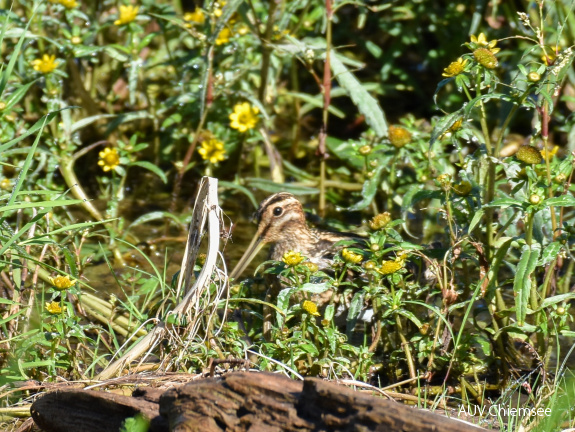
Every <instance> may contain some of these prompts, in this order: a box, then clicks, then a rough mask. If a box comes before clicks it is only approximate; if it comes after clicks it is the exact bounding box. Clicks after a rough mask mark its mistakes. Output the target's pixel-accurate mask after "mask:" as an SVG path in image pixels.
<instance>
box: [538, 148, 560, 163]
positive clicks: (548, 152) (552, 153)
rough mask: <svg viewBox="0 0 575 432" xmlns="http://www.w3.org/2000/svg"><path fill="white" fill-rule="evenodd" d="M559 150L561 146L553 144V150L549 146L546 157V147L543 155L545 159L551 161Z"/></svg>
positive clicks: (542, 152) (542, 151)
mask: <svg viewBox="0 0 575 432" xmlns="http://www.w3.org/2000/svg"><path fill="white" fill-rule="evenodd" d="M557 150H559V146H553V148H552V149H551V150H550V149H549V148H547V157H545V153H546V152H545V149H543V150H541V156H543V160H545V159H547V160H548V161H550V160H551V159H553V156H555V155H556V154H557Z"/></svg>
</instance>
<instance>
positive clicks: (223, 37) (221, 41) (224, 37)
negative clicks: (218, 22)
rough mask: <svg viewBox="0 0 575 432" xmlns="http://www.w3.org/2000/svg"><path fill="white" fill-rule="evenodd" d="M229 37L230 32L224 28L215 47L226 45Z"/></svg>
mask: <svg viewBox="0 0 575 432" xmlns="http://www.w3.org/2000/svg"><path fill="white" fill-rule="evenodd" d="M231 36H232V31H231V30H230V29H229V28H227V27H224V28H223V29H222V31H221V32H220V34H219V35H218V37H217V39H216V45H223V44H226V43H228V42H229V41H230V37H231Z"/></svg>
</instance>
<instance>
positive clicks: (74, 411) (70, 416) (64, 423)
mask: <svg viewBox="0 0 575 432" xmlns="http://www.w3.org/2000/svg"><path fill="white" fill-rule="evenodd" d="M30 412H31V414H32V418H33V419H34V422H35V423H36V424H37V425H38V426H39V427H40V428H41V429H42V430H43V431H46V432H72V431H84V432H111V431H119V430H120V428H121V427H122V424H123V423H124V421H125V420H126V419H127V418H130V417H134V416H136V415H138V414H140V415H142V416H143V417H145V418H146V419H147V420H148V421H150V432H152V431H153V432H163V431H167V430H168V427H167V423H166V422H165V420H164V419H163V418H162V417H160V416H159V410H158V404H157V403H154V402H148V401H146V400H141V399H138V398H135V397H130V396H121V395H117V394H113V393H105V392H101V391H84V390H77V389H74V390H57V391H54V392H50V393H46V394H45V395H44V396H42V397H41V398H39V399H38V400H36V401H35V402H34V403H33V404H32V407H31V408H30Z"/></svg>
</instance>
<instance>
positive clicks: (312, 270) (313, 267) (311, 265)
mask: <svg viewBox="0 0 575 432" xmlns="http://www.w3.org/2000/svg"><path fill="white" fill-rule="evenodd" d="M302 265H304V266H306V267H307V269H308V270H309V271H310V273H315V272H316V271H318V270H319V267H318V265H317V264H314V263H312V262H311V261H306V262H304V263H303V264H302Z"/></svg>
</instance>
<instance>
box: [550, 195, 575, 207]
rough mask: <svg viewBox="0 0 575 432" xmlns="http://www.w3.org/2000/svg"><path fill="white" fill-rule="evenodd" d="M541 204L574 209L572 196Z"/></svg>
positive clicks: (574, 198)
mask: <svg viewBox="0 0 575 432" xmlns="http://www.w3.org/2000/svg"><path fill="white" fill-rule="evenodd" d="M543 204H544V205H546V206H549V207H550V206H553V207H575V197H574V196H573V195H561V196H558V197H555V198H549V199H546V200H545V201H543Z"/></svg>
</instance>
